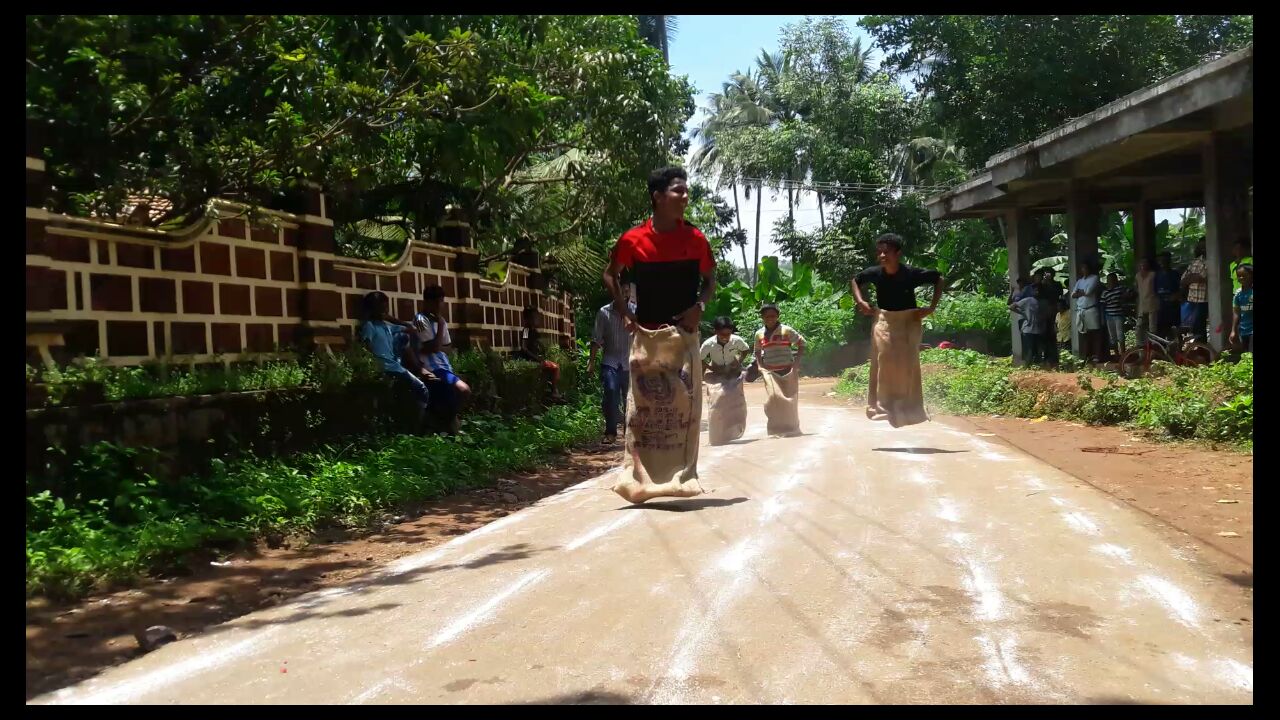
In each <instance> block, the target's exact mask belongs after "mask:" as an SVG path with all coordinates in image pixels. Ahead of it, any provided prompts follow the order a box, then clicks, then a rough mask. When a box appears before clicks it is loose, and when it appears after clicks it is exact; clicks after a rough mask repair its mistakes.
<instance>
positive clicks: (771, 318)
mask: <svg viewBox="0 0 1280 720" xmlns="http://www.w3.org/2000/svg"><path fill="white" fill-rule="evenodd" d="M760 319H761V320H763V321H764V327H762V328H760V329H759V330H757V331H756V343H755V345H756V348H755V350H756V365H758V366H759V367H762V368H764V369H765V370H770V371H772V372H775V373H778V374H780V375H785V374H786V373H787V372H789V371H790V370H791V369H792V368H793V367H797V366H799V365H800V357H801V356H802V355H803V354H804V336H802V335H801V334H800V333H798V332H796V329H795V328H793V327H791V326H790V325H783V324H782V323H780V322H778V306H777V305H772V304H770V305H765V306H764V307H762V308H760ZM793 348H794V349H793Z"/></svg>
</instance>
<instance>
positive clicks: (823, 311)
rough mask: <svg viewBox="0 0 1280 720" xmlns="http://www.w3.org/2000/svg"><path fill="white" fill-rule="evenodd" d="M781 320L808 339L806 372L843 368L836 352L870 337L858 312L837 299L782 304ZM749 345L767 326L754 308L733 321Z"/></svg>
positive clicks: (791, 301) (741, 313) (825, 371)
mask: <svg viewBox="0 0 1280 720" xmlns="http://www.w3.org/2000/svg"><path fill="white" fill-rule="evenodd" d="M778 314H779V316H780V318H781V321H782V322H783V323H785V324H787V325H790V326H791V327H793V328H795V329H796V330H797V331H798V332H799V333H800V334H801V335H803V336H804V339H805V359H804V361H803V370H804V371H805V372H806V373H817V374H827V373H832V372H835V371H836V370H838V369H839V366H838V365H837V362H838V360H837V358H836V352H837V351H838V350H839V349H840V348H841V347H843V346H844V345H847V344H849V343H851V342H853V341H855V340H857V339H859V338H865V337H866V330H865V328H864V326H865V325H866V323H865V321H862V322H860V321H859V318H858V315H857V311H855V310H852V309H845V308H842V307H840V304H839V302H838V300H837V298H836V297H835V296H832V297H828V298H824V299H820V300H819V299H814V298H811V297H801V298H796V299H794V300H783V301H782V302H779V303H778ZM733 322H734V325H736V326H737V328H738V334H739V335H741V336H742V337H743V338H744V339H745V340H746V341H747V344H748V345H750V344H752V342H753V340H752V338H753V337H754V336H755V333H756V331H757V330H759V329H760V328H761V327H763V325H764V323H763V322H762V321H761V320H760V313H759V311H758V310H756V309H754V308H751V309H747V310H742V311H740V312H738V314H737V315H735V316H734V318H733Z"/></svg>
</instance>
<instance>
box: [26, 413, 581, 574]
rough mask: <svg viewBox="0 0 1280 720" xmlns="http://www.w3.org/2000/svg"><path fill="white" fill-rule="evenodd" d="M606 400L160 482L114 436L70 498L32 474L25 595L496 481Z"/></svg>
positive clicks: (240, 463) (248, 460)
mask: <svg viewBox="0 0 1280 720" xmlns="http://www.w3.org/2000/svg"><path fill="white" fill-rule="evenodd" d="M600 424H601V417H600V408H599V403H598V402H596V400H595V398H594V396H587V397H584V398H583V399H582V401H581V402H578V403H577V404H575V405H567V406H558V407H554V408H551V409H549V410H547V411H545V412H544V413H542V414H540V415H537V416H534V417H525V418H510V417H505V418H504V417H498V416H493V415H476V416H472V417H470V418H468V419H466V420H465V422H464V425H463V430H462V433H461V434H460V435H459V436H458V437H455V438H447V437H442V436H432V437H420V436H412V435H395V436H390V437H380V438H379V437H374V438H364V439H359V440H356V441H354V442H352V443H351V444H350V445H348V446H345V447H324V448H321V449H319V450H315V451H313V452H308V453H302V454H298V455H293V456H290V457H288V458H272V459H265V458H254V457H242V458H239V459H235V460H229V461H223V460H215V461H213V463H212V464H211V466H210V467H209V469H208V472H206V473H202V474H200V475H199V476H194V477H188V478H183V479H182V480H180V481H175V482H161V481H158V480H156V479H154V478H153V477H151V476H150V475H149V474H148V473H147V472H146V471H145V469H144V468H145V467H146V465H147V462H146V460H147V457H146V456H147V455H148V454H149V452H150V451H147V450H139V449H129V448H123V447H120V446H116V445H111V444H108V443H101V444H99V445H96V446H93V447H91V448H89V449H88V450H87V451H86V452H85V453H84V455H83V456H82V457H81V458H80V459H79V460H78V461H77V463H76V470H77V472H76V475H77V478H78V479H80V480H81V482H77V483H76V486H77V490H76V491H75V493H74V494H71V493H66V494H65V495H66V496H58V495H55V494H54V493H53V492H52V491H50V490H38V488H39V486H40V482H39V481H38V480H33V479H31V478H28V497H27V592H28V594H44V595H49V596H53V597H60V598H74V597H79V596H83V595H85V594H87V593H89V592H92V591H94V590H99V589H105V588H107V587H111V586H119V585H122V584H128V583H132V582H136V581H137V580H138V579H139V578H141V577H143V576H146V575H148V574H152V573H155V572H158V571H164V570H167V569H171V568H173V567H176V566H178V565H180V564H181V562H182V560H183V558H184V557H185V556H187V555H189V554H190V553H191V552H192V551H195V550H198V549H200V548H206V547H210V546H218V547H229V546H235V545H237V544H240V543H244V542H246V541H248V540H251V539H253V538H256V537H262V536H264V535H267V534H272V533H284V534H294V533H307V532H310V531H314V530H316V529H318V528H321V527H325V526H333V525H339V526H346V527H365V526H368V525H370V523H371V522H372V521H374V520H375V519H376V518H378V517H379V516H380V514H381V513H383V512H385V511H388V510H391V509H394V508H396V507H399V506H402V505H405V504H407V503H411V502H418V501H423V500H431V499H434V498H438V497H441V496H443V495H446V494H448V493H450V492H454V491H456V490H461V489H465V488H470V487H477V486H483V485H486V484H489V483H491V482H492V481H493V480H494V479H495V478H496V477H497V476H498V475H500V474H503V473H509V472H514V471H518V470H521V469H526V468H529V467H533V466H535V465H537V464H538V463H540V462H542V461H544V460H545V459H547V458H548V457H550V456H552V455H553V454H554V453H556V452H557V451H560V450H563V449H565V448H568V447H570V446H572V445H574V444H577V443H581V442H584V441H587V440H589V439H591V438H594V437H595V436H596V435H597V434H598V433H599V431H600Z"/></svg>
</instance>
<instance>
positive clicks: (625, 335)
mask: <svg viewBox="0 0 1280 720" xmlns="http://www.w3.org/2000/svg"><path fill="white" fill-rule="evenodd" d="M622 296H623V297H624V298H626V301H627V309H628V310H630V312H631V313H632V314H635V311H636V310H635V303H634V302H633V301H632V299H631V285H630V284H629V283H623V285H622ZM630 323H631V321H630V320H628V319H627V318H626V317H625V316H624V315H623V314H622V313H620V312H617V311H616V310H615V309H614V307H613V303H609V304H607V305H605V306H604V307H601V308H600V310H599V311H598V312H597V313H596V324H595V328H594V329H593V331H592V333H591V358H590V360H588V361H587V372H595V367H596V354H597V353H598V352H599V351H601V350H603V351H604V358H603V359H602V360H601V362H600V384H601V385H602V386H603V388H604V392H603V395H604V397H603V399H602V401H603V403H604V408H603V409H604V442H605V444H606V445H611V444H613V443H614V442H615V441H617V439H618V425H622V426H623V429H622V430H623V433H624V434H625V433H626V420H625V411H626V404H627V388H629V387H631V371H630V365H629V363H630V361H631V327H630Z"/></svg>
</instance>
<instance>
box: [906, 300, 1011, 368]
mask: <svg viewBox="0 0 1280 720" xmlns="http://www.w3.org/2000/svg"><path fill="white" fill-rule="evenodd" d="M924 329H925V332H926V333H927V334H929V335H930V337H935V336H936V337H941V338H956V337H959V336H961V335H962V334H966V333H970V334H977V335H981V336H982V337H984V338H985V339H986V341H987V344H988V347H989V349H990V350H991V353H992V354H993V355H1008V354H1009V353H1011V352H1012V349H1013V337H1012V334H1011V333H1012V330H1013V326H1012V323H1011V320H1010V318H1009V307H1008V304H1007V303H1006V302H1005V299H1004V298H1002V297H994V296H991V295H979V294H977V293H944V294H943V295H942V300H940V301H939V302H938V309H937V310H935V311H934V313H933V314H932V315H930V316H929V317H927V318H925V320H924Z"/></svg>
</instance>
